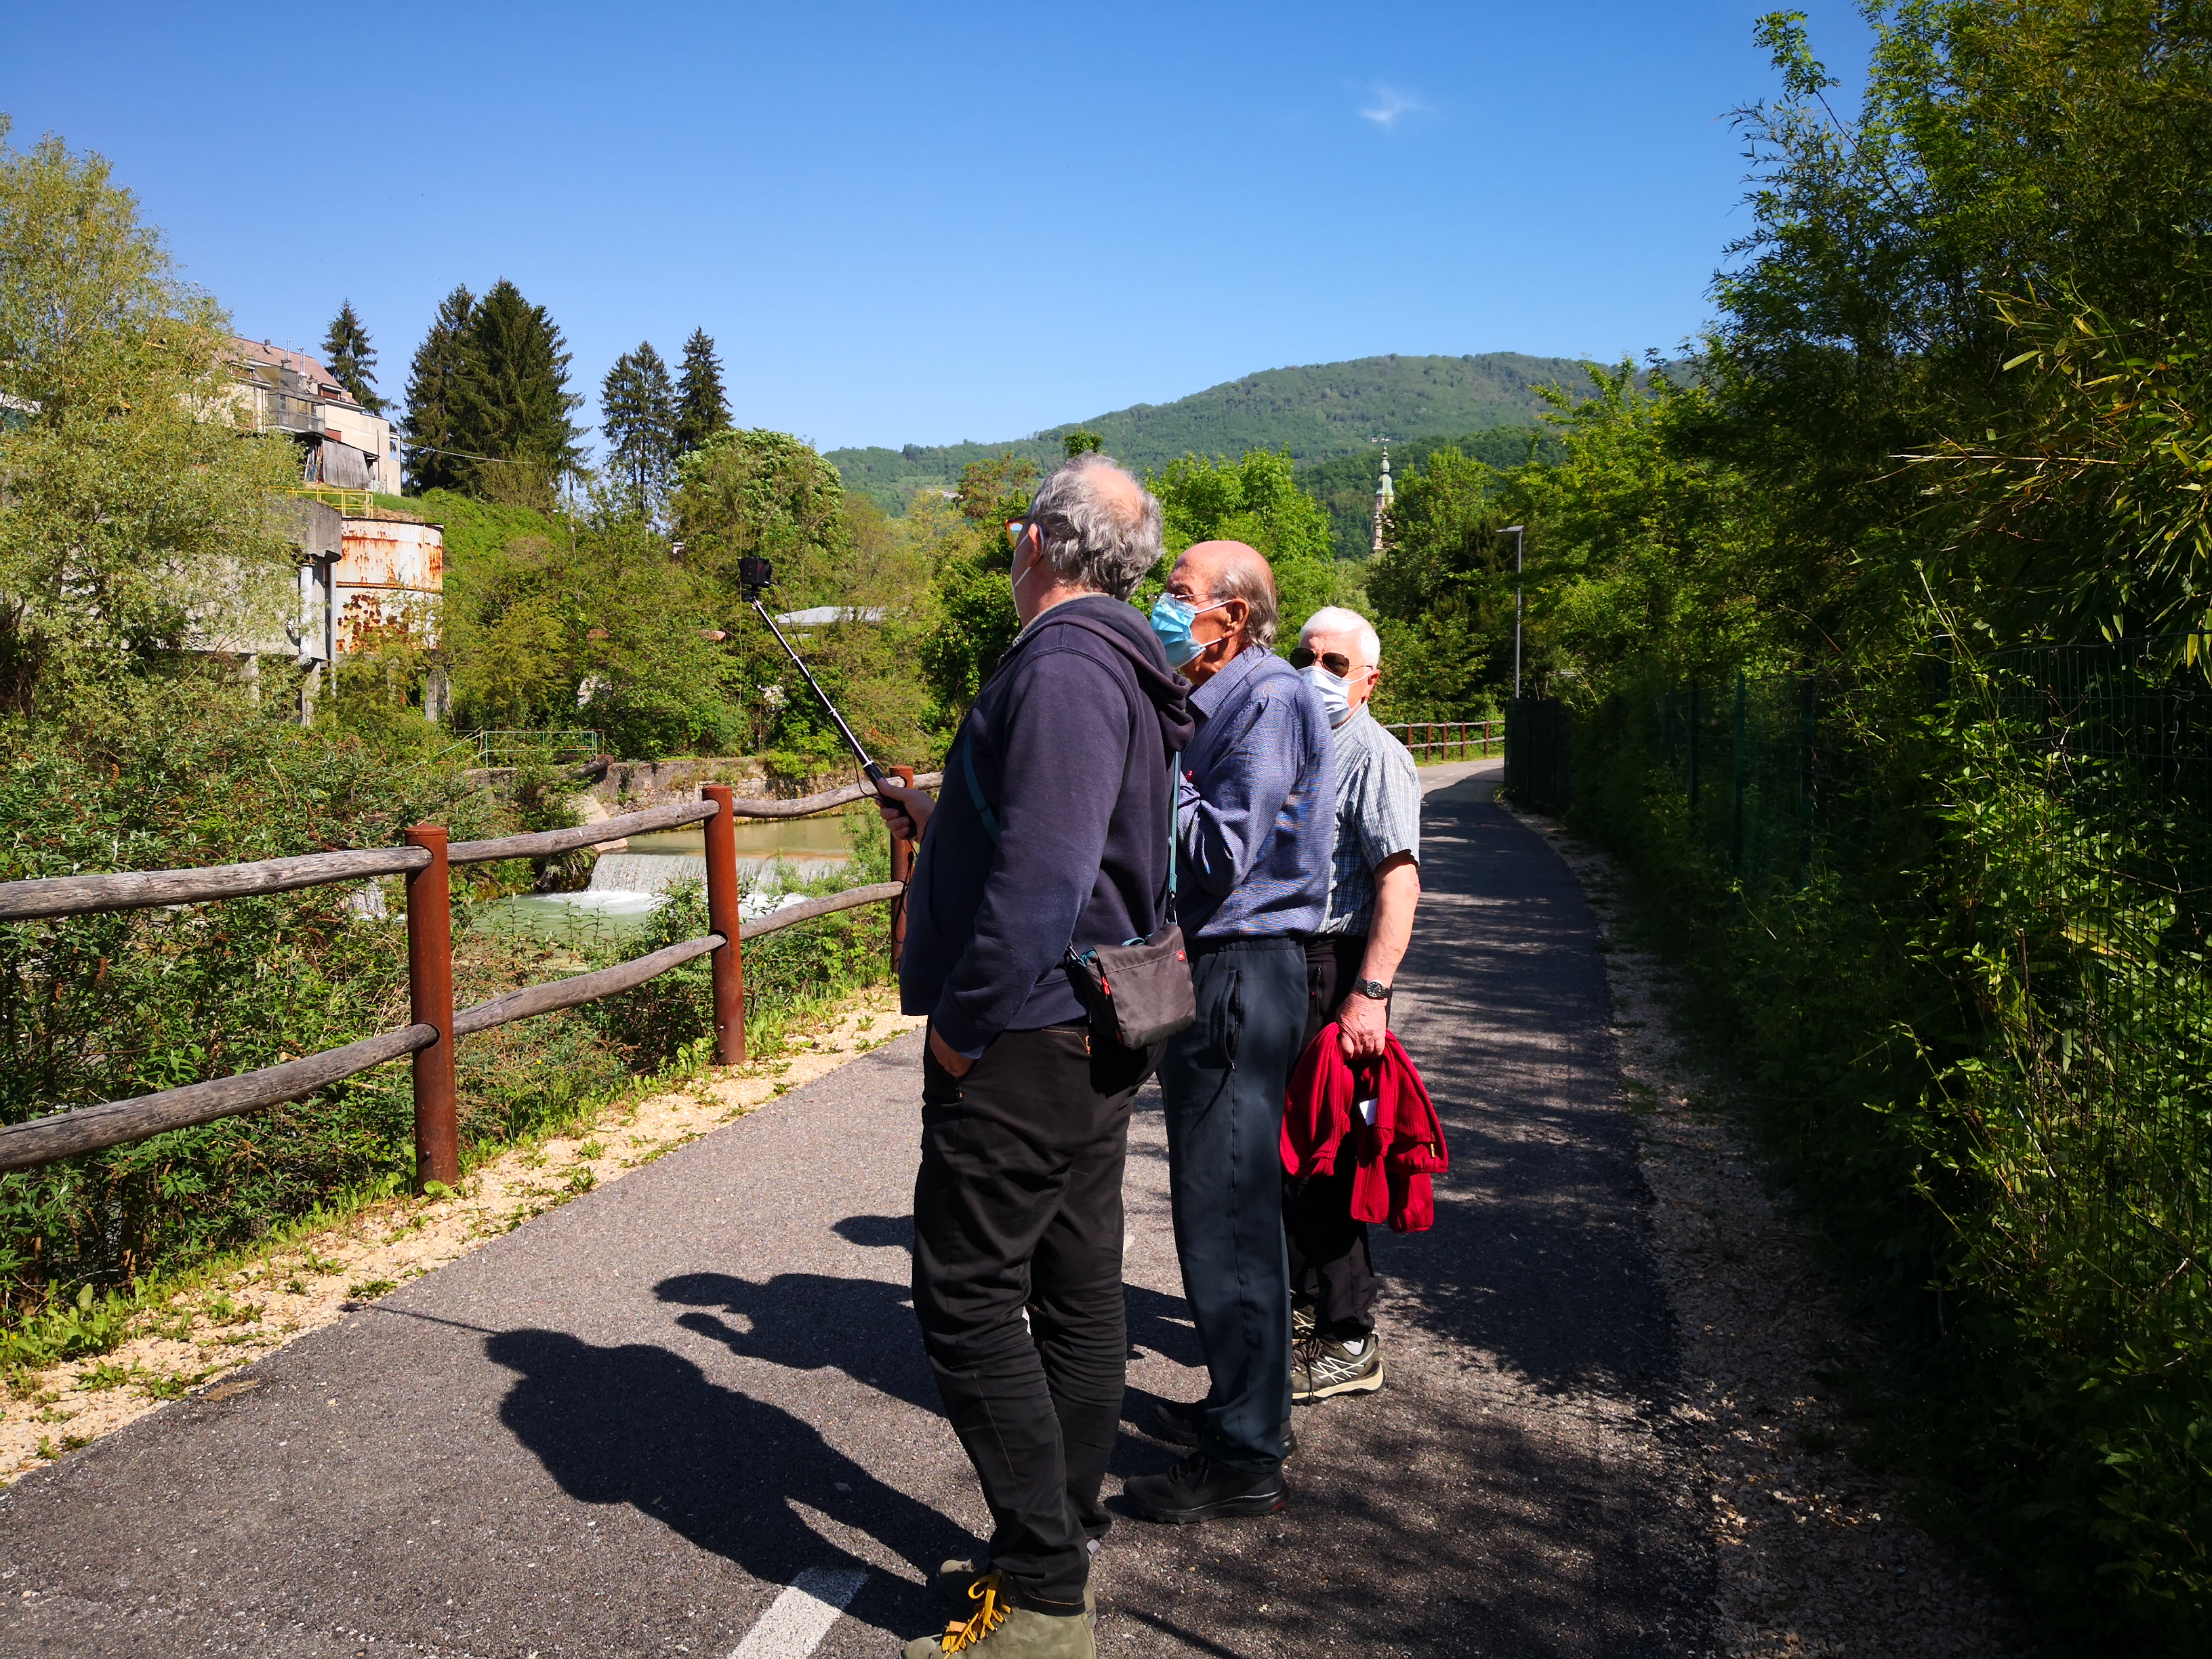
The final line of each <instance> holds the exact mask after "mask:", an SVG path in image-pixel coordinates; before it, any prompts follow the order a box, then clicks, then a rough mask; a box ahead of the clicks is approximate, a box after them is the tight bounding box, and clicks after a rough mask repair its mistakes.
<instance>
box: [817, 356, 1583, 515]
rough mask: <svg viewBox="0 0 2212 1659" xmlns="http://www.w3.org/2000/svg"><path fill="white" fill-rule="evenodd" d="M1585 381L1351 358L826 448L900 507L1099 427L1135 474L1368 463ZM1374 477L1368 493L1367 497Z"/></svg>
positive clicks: (1549, 363)
mask: <svg viewBox="0 0 2212 1659" xmlns="http://www.w3.org/2000/svg"><path fill="white" fill-rule="evenodd" d="M1588 383H1589V377H1588V375H1587V374H1586V373H1585V372H1584V369H1583V364H1582V362H1580V361H1579V360H1577V359H1576V358H1572V357H1531V356H1524V355H1523V354H1522V353H1520V352H1517V351H1491V352H1484V353H1481V354H1480V355H1476V356H1464V357H1403V356H1388V357H1358V358H1355V359H1353V360H1352V361H1351V362H1341V363H1316V364H1310V365H1308V366H1306V367H1304V368H1270V369H1266V370H1263V371H1261V373H1259V374H1248V375H1245V376H1244V377H1243V379H1241V380H1226V381H1224V382H1223V383H1222V384H1221V385H1219V386H1209V387H1207V388H1206V390H1205V391H1203V392H1193V393H1192V394H1191V395H1190V396H1189V397H1188V398H1177V399H1176V401H1175V402H1173V403H1171V404H1135V405H1133V407H1131V408H1128V409H1119V410H1114V411H1113V412H1112V413H1110V414H1106V415H1094V416H1090V417H1089V418H1088V419H1086V420H1082V421H1071V422H1068V423H1066V425H1064V426H1056V427H1053V428H1049V429H1048V430H1046V431H1043V432H1034V433H1031V434H1030V435H1028V436H1027V437H1025V438H1016V439H1009V440H1007V441H1005V442H1002V443H976V442H963V443H957V444H934V445H924V444H908V445H907V446H906V447H904V448H902V449H885V448H883V447H868V448H860V449H833V450H831V451H830V452H829V455H828V459H829V461H830V462H831V463H832V464H834V465H836V468H837V471H838V472H839V473H840V475H842V477H843V478H844V480H845V485H846V488H847V489H855V490H859V491H861V492H862V493H864V494H866V495H871V496H872V497H874V498H875V500H876V501H878V502H879V503H880V504H881V505H883V506H884V507H885V508H887V509H889V510H891V511H894V512H895V511H896V510H898V509H899V508H900V507H903V506H904V505H905V504H906V502H907V501H908V500H909V499H911V498H912V496H913V495H914V492H915V490H917V489H933V488H934V489H949V488H951V486H952V485H953V484H955V483H958V482H959V479H960V472H961V469H962V468H963V467H965V466H966V465H969V463H970V462H971V461H979V460H984V459H989V458H991V457H993V456H997V455H1005V454H1009V453H1011V454H1016V455H1025V456H1028V457H1029V458H1030V459H1032V460H1035V461H1036V462H1037V463H1038V464H1039V465H1050V464H1051V463H1053V462H1056V461H1058V460H1059V459H1060V458H1061V455H1062V453H1063V449H1062V444H1061V440H1062V439H1063V438H1064V437H1066V435H1067V434H1069V433H1071V432H1076V431H1079V430H1087V431H1091V432H1095V433H1097V435H1098V436H1099V438H1100V439H1101V440H1102V441H1103V447H1104V448H1105V450H1106V453H1109V454H1110V455H1112V456H1113V457H1114V458H1115V459H1116V460H1119V461H1121V463H1122V464H1123V465H1127V466H1130V467H1133V468H1135V469H1137V470H1138V471H1146V470H1152V471H1157V470H1158V468H1160V467H1163V466H1164V465H1167V464H1168V463H1169V462H1170V461H1171V460H1173V459H1176V457H1177V456H1178V455H1184V454H1188V453H1194V452H1195V453H1199V454H1201V455H1239V454H1242V453H1244V452H1245V451H1246V450H1248V449H1261V448H1267V449H1288V450H1289V451H1290V453H1291V458H1292V459H1294V460H1297V461H1298V462H1300V463H1302V464H1303V463H1310V462H1316V461H1325V460H1328V459H1331V458H1334V457H1352V456H1364V455H1365V454H1367V453H1369V452H1370V450H1372V451H1373V452H1374V453H1375V454H1376V457H1377V458H1378V459H1377V460H1376V461H1373V462H1370V463H1369V465H1379V455H1380V450H1379V448H1377V447H1376V440H1378V439H1383V438H1387V439H1389V440H1390V441H1391V442H1393V443H1394V444H1395V443H1400V442H1404V441H1411V440H1417V439H1439V438H1449V437H1455V436H1458V435H1462V434H1468V433H1474V432H1478V431H1484V430H1487V429H1490V428H1498V427H1534V426H1535V425H1536V424H1537V421H1536V416H1537V415H1538V413H1539V411H1541V410H1542V409H1544V408H1545V406H1546V405H1545V403H1544V400H1543V398H1541V396H1540V395H1539V394H1538V392H1537V390H1536V388H1537V387H1539V386H1546V385H1556V386H1562V387H1565V388H1566V389H1568V390H1569V391H1570V392H1579V391H1580V390H1581V389H1582V388H1583V387H1584V386H1587V385H1588ZM1372 487H1373V486H1372V482H1371V480H1370V484H1369V488H1370V492H1371V490H1372Z"/></svg>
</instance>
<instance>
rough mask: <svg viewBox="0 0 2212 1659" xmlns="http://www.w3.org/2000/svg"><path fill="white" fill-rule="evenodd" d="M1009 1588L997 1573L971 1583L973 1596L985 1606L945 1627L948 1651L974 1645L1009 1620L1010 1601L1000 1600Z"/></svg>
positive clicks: (971, 1597)
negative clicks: (1002, 1593) (1007, 1611)
mask: <svg viewBox="0 0 2212 1659" xmlns="http://www.w3.org/2000/svg"><path fill="white" fill-rule="evenodd" d="M1005 1588H1006V1581H1005V1580H1004V1579H1003V1578H1001V1577H1000V1576H999V1575H998V1574H997V1573H995V1572H987V1573H985V1574H984V1575H983V1576H982V1577H981V1578H978V1579H977V1580H976V1581H975V1583H972V1584H970V1585H969V1586H968V1596H969V1600H970V1601H980V1602H981V1603H982V1606H981V1607H977V1608H976V1609H975V1612H974V1613H970V1614H969V1616H968V1617H967V1618H966V1619H964V1620H962V1619H955V1620H952V1621H951V1623H950V1624H948V1625H946V1626H945V1642H944V1647H945V1652H947V1653H958V1652H959V1651H960V1650H962V1649H963V1648H972V1647H974V1646H975V1644H977V1643H978V1642H980V1641H981V1640H982V1639H983V1638H985V1637H987V1636H988V1635H989V1634H990V1633H991V1632H993V1631H994V1630H996V1629H998V1627H999V1626H1001V1625H1003V1624H1005V1623H1006V1604H1005V1603H1004V1602H1002V1601H1000V1599H999V1598H1000V1594H1001V1592H1002V1591H1003V1590H1004V1589H1005Z"/></svg>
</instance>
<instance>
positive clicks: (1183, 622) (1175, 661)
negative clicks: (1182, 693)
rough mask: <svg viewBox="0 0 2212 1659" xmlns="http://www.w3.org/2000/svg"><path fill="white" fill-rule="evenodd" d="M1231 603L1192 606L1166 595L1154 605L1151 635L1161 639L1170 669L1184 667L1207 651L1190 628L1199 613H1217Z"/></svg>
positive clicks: (1222, 602) (1162, 648)
mask: <svg viewBox="0 0 2212 1659" xmlns="http://www.w3.org/2000/svg"><path fill="white" fill-rule="evenodd" d="M1228 603H1229V601H1228V600H1226V599H1218V600H1216V601H1215V602H1214V603H1213V604H1212V605H1193V604H1192V603H1191V602H1190V601H1189V600H1188V599H1177V598H1176V596H1175V595H1174V594H1172V593H1163V594H1161V595H1160V597H1159V598H1158V599H1156V600H1155V601H1153V604H1152V633H1153V635H1155V636H1156V637H1157V638H1158V640H1159V642H1160V649H1161V650H1163V651H1164V652H1166V653H1168V666H1169V667H1170V668H1181V667H1182V665H1184V664H1185V663H1187V662H1188V661H1190V660H1191V659H1193V658H1194V657H1195V656H1197V655H1198V653H1200V652H1201V651H1203V650H1205V649H1206V647H1204V646H1202V645H1200V643H1199V642H1198V641H1196V640H1194V639H1193V638H1191V636H1190V625H1191V623H1194V622H1195V621H1197V620H1198V617H1199V616H1200V613H1201V612H1203V611H1218V610H1220V609H1221V607H1222V606H1223V605H1226V604H1228Z"/></svg>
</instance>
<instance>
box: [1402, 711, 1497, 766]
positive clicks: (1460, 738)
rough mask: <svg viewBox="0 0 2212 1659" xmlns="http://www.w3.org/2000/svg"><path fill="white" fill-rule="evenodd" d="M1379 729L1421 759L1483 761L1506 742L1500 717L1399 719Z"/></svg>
mask: <svg viewBox="0 0 2212 1659" xmlns="http://www.w3.org/2000/svg"><path fill="white" fill-rule="evenodd" d="M1383 730H1384V731H1385V732H1396V733H1397V734H1398V741H1399V742H1401V743H1402V744H1405V745H1406V747H1407V749H1409V750H1412V751H1413V754H1414V756H1415V757H1417V758H1419V759H1421V760H1431V759H1433V760H1453V759H1458V760H1483V759H1486V758H1487V757H1489V756H1490V754H1491V752H1492V748H1493V746H1495V747H1498V748H1503V747H1504V743H1505V729H1504V721H1502V720H1401V721H1399V722H1397V723H1395V724H1394V725H1389V726H1384V727H1383ZM1417 733H1418V734H1419V735H1416V734H1417ZM1493 734H1494V735H1493Z"/></svg>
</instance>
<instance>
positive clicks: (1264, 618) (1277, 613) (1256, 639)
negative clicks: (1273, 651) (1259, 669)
mask: <svg viewBox="0 0 2212 1659" xmlns="http://www.w3.org/2000/svg"><path fill="white" fill-rule="evenodd" d="M1206 597H1207V598H1208V599H1242V600H1243V601H1244V637H1245V638H1246V639H1248V640H1249V641H1251V642H1252V643H1253V644H1255V645H1256V646H1258V647H1261V649H1262V650H1267V649H1268V648H1269V647H1273V644H1274V643H1275V629H1277V628H1278V627H1279V626H1280V624H1281V623H1282V620H1283V613H1282V608H1281V606H1280V605H1279V604H1278V603H1277V601H1276V599H1275V573H1274V572H1273V570H1272V569H1270V568H1268V565H1267V560H1266V559H1264V558H1262V557H1261V556H1260V555H1259V553H1258V552H1257V551H1251V553H1250V556H1249V557H1246V556H1243V555H1239V556H1237V557H1236V558H1233V559H1231V560H1229V561H1228V562H1226V563H1225V564H1224V565H1223V567H1222V571H1221V576H1220V580H1218V581H1216V582H1215V583H1214V584H1213V591H1212V592H1211V593H1209V594H1208V595H1207V596H1206Z"/></svg>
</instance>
